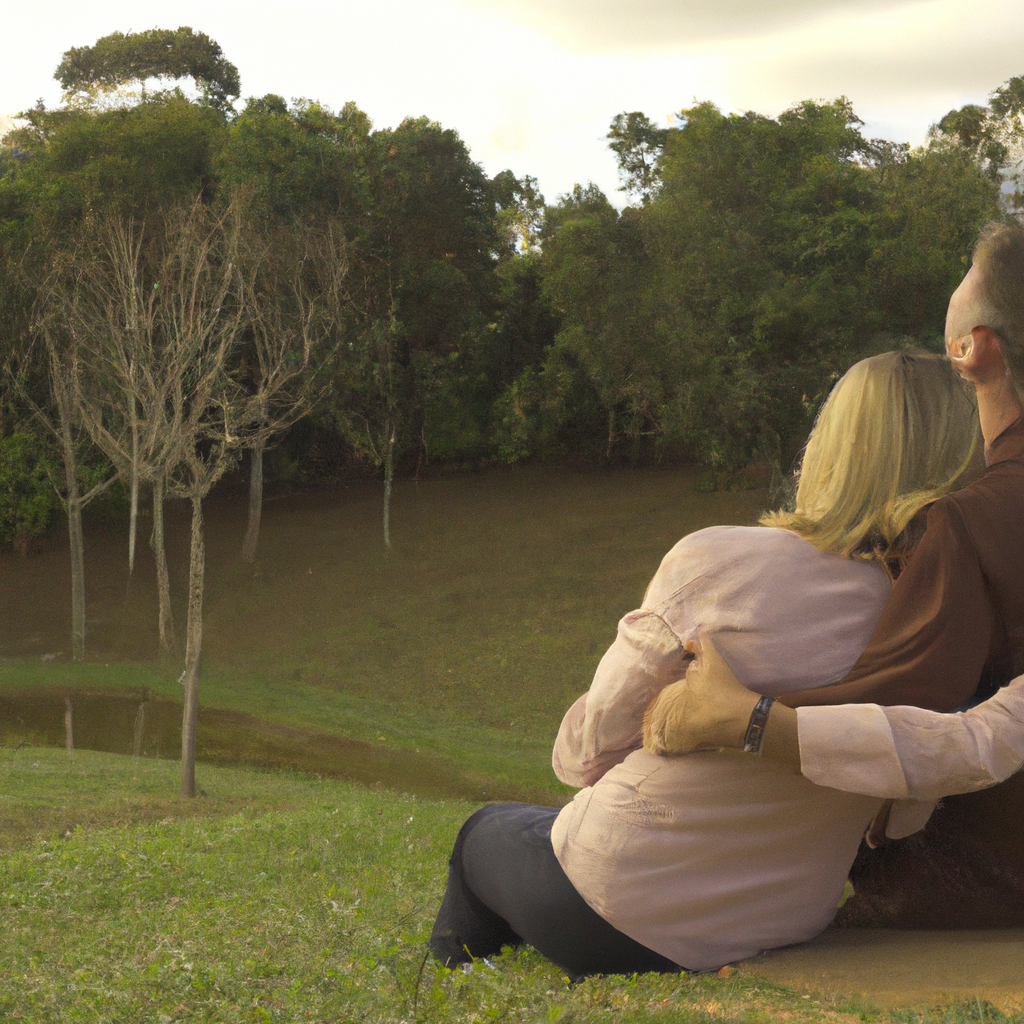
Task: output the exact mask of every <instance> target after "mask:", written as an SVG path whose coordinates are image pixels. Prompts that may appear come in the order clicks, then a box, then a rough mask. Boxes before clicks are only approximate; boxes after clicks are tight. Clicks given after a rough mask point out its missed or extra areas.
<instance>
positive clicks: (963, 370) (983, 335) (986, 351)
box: [947, 327, 1006, 384]
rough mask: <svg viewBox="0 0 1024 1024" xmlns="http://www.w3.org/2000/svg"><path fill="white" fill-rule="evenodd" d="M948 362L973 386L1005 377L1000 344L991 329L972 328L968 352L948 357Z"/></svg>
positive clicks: (997, 336)
mask: <svg viewBox="0 0 1024 1024" xmlns="http://www.w3.org/2000/svg"><path fill="white" fill-rule="evenodd" d="M948 347H949V346H948V345H947V350H948ZM949 361H950V362H951V363H952V364H953V366H954V368H955V369H956V371H957V373H959V374H960V376H961V377H964V378H965V379H967V380H969V381H971V382H972V383H974V384H990V383H994V382H995V381H996V380H998V379H999V378H1001V377H1005V376H1006V363H1005V362H1004V361H1003V346H1002V342H1001V341H1000V339H999V335H998V334H996V332H995V331H993V330H992V328H991V327H974V328H972V330H971V346H970V351H968V352H966V353H965V354H964V355H962V356H959V357H956V356H953V355H950V360H949Z"/></svg>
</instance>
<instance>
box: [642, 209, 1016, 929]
mask: <svg viewBox="0 0 1024 1024" xmlns="http://www.w3.org/2000/svg"><path fill="white" fill-rule="evenodd" d="M946 347H947V352H948V354H949V357H950V360H951V362H952V364H953V366H954V367H955V368H956V369H957V370H958V372H959V373H960V374H961V375H962V376H963V377H964V379H965V380H967V381H969V382H970V383H971V384H973V385H974V388H975V393H976V396H977V402H978V411H979V419H980V424H981V429H982V433H983V436H984V438H985V461H986V463H987V468H986V470H985V473H984V474H983V475H982V476H981V477H980V478H979V479H977V480H975V481H973V482H971V483H970V484H968V486H967V487H965V488H964V489H963V490H962V491H960V492H958V493H955V494H949V495H947V496H945V497H942V498H940V499H939V500H937V501H935V503H934V504H932V505H931V506H930V507H928V508H927V510H926V513H925V514H926V518H925V528H924V532H923V536H922V538H921V541H920V543H919V545H918V546H917V549H916V551H915V553H914V555H913V557H912V558H911V560H910V561H909V563H908V565H907V567H906V571H904V572H903V573H902V574H901V575H900V576H899V578H898V579H897V580H896V582H895V585H894V587H893V591H892V596H891V598H890V600H889V602H888V603H887V605H886V607H885V610H884V611H883V613H882V616H881V619H880V621H879V624H878V626H877V628H876V630H875V632H874V634H873V635H872V638H871V641H870V643H869V644H868V647H867V649H866V650H865V651H864V653H863V654H862V655H861V657H860V658H859V659H858V661H857V664H856V665H855V666H854V668H853V669H852V670H851V672H850V673H849V674H848V675H847V676H846V677H845V678H844V679H843V680H841V681H840V682H839V683H838V684H836V685H832V686H825V687H820V688H816V689H800V688H793V689H791V690H790V692H788V693H786V694H785V695H783V696H781V698H780V700H779V702H778V703H777V704H776V703H774V702H772V701H771V699H770V698H769V697H768V696H767V695H761V694H758V693H752V692H751V689H752V690H755V691H756V690H757V686H756V684H754V683H753V681H752V680H750V679H748V678H747V677H746V676H745V675H744V673H743V671H742V669H741V667H740V666H739V665H737V664H735V663H734V662H733V661H732V659H731V658H729V657H728V654H727V653H726V657H725V658H723V657H721V656H720V654H719V652H718V651H717V650H716V649H715V642H717V638H711V639H706V640H705V649H706V654H707V657H706V658H704V659H702V660H701V661H700V663H699V665H698V666H697V668H696V670H694V671H691V672H689V673H688V677H687V679H685V680H682V681H680V682H678V683H676V684H674V685H672V686H669V687H667V688H666V689H665V690H664V691H662V692H661V693H660V694H659V695H658V696H657V698H656V700H655V702H654V703H653V704H652V706H651V708H650V710H649V713H648V720H647V725H646V729H645V745H646V747H647V749H648V750H649V751H652V752H656V753H664V754H683V753H688V752H692V751H698V750H710V749H716V748H719V747H731V748H743V747H747V748H748V750H751V751H752V752H757V749H756V748H757V745H756V744H755V745H754V746H753V747H751V745H749V744H747V743H746V736H747V734H748V732H749V730H750V729H751V728H754V729H755V731H756V732H757V734H758V736H759V737H761V738H762V739H763V742H764V751H763V752H764V753H765V754H766V755H767V756H768V757H769V758H773V759H776V760H777V761H779V762H780V763H784V764H789V765H791V766H792V767H793V768H797V769H799V770H801V771H802V772H803V774H804V776H805V777H806V778H808V779H809V780H812V781H814V782H815V783H817V784H818V785H820V786H828V787H834V788H835V789H842V790H847V791H852V792H858V793H862V794H870V795H874V796H884V797H888V798H889V799H890V800H893V801H896V802H895V803H894V804H892V806H891V807H889V806H887V807H886V808H885V809H884V811H883V812H882V813H880V814H879V816H878V819H877V820H876V822H874V823H873V825H872V828H871V831H870V834H869V836H868V842H869V845H872V846H875V845H878V844H880V843H883V842H884V840H885V837H886V836H888V837H889V838H900V837H903V836H905V835H908V834H910V833H911V832H913V831H916V830H917V829H918V828H920V827H922V826H923V825H924V824H925V822H927V821H928V819H929V816H930V814H931V810H932V807H933V805H934V802H935V800H936V799H937V798H938V797H940V796H944V795H945V796H948V795H952V794H967V793H974V792H977V791H979V790H981V789H984V788H987V787H990V786H993V785H995V784H997V783H999V782H1001V781H1003V780H1005V779H1008V778H1009V777H1010V776H1011V775H1013V774H1015V773H1016V772H1017V771H1018V770H1019V769H1020V768H1021V766H1022V763H1024V410H1022V402H1021V394H1022V387H1021V384H1022V382H1024V228H1021V227H1020V226H1018V225H1007V224H995V223H993V224H989V225H988V226H987V227H986V228H985V229H984V230H983V231H982V233H981V236H980V238H979V241H978V244H977V247H976V249H975V254H974V262H973V264H972V266H971V268H970V270H969V271H968V273H967V274H966V276H965V277H964V279H963V281H962V282H961V284H960V286H959V287H958V288H957V289H956V291H955V292H954V293H953V296H952V298H951V299H950V303H949V309H948V312H947V316H946ZM923 513H924V510H923ZM737 675H738V676H739V677H740V678H741V679H742V680H743V681H744V682H745V683H747V684H748V685H749V686H750V689H744V688H743V687H742V686H741V685H740V683H739V682H738V681H737V679H736V676H737ZM1010 680H1013V682H1012V683H1011V682H1009V681H1010ZM1008 683H1009V685H1007V684H1008ZM993 694H994V696H993ZM985 697H989V698H990V699H988V700H985V701H984V702H983V703H982V702H981V700H982V698H985ZM786 705H790V707H787V706H786ZM791 707H793V708H797V709H798V710H796V711H794V710H791V709H790V708H791ZM929 709H937V710H939V711H949V710H954V709H959V710H961V711H962V712H964V713H962V714H956V715H949V714H934V713H932V712H931V711H930V710H929ZM752 723H753V725H752ZM1001 799H1002V801H1003V803H1002V806H1003V809H1004V810H1005V812H1006V813H1007V821H1008V822H1012V821H1013V820H1014V819H1015V817H1016V816H1017V814H1019V810H1020V807H1021V806H1022V800H1024V789H1022V787H1021V786H1019V785H1018V786H1016V787H1015V788H1014V789H1013V790H1012V791H1010V792H1008V791H1006V790H1004V791H1003V793H1002V794H1001ZM994 806H998V805H995V804H993V803H992V802H991V801H987V802H985V803H981V802H975V803H974V805H973V808H972V802H971V800H970V799H967V801H966V802H961V804H960V808H959V812H958V814H957V815H956V816H954V817H951V816H949V815H947V816H945V817H944V818H943V819H941V820H940V821H938V822H937V823H935V824H934V825H933V826H932V827H931V828H930V830H929V832H928V834H927V835H926V836H925V837H924V839H923V841H922V842H921V843H918V845H917V847H916V848H915V850H912V851H910V852H909V853H908V854H907V855H906V856H905V857H904V856H902V855H900V856H893V857H889V858H887V860H886V861H885V863H884V871H883V872H882V873H878V872H875V873H873V874H872V875H871V876H870V878H869V879H867V880H866V884H867V886H868V889H869V890H870V892H871V897H870V898H869V904H870V905H873V906H874V907H875V909H876V911H877V912H878V913H880V914H881V916H876V917H875V918H873V921H874V923H876V924H877V923H892V924H896V925H902V926H910V925H913V924H917V925H921V924H932V925H934V924H945V925H947V926H948V925H951V924H957V923H959V924H961V925H962V926H968V925H969V926H971V927H986V926H995V925H1006V924H1021V923H1024V906H1022V905H1021V904H1020V902H1019V900H1015V899H1010V900H1009V903H1008V902H1007V899H1006V894H1007V893H1009V892H1011V891H1019V889H1020V886H1021V884H1022V873H1024V853H1022V852H1021V851H1022V850H1024V847H1022V845H1021V843H1020V841H1019V838H1018V840H1017V842H1016V843H1014V842H1009V843H1002V844H996V845H997V846H1000V847H1001V848H999V849H993V848H992V847H991V846H986V845H985V844H981V845H980V846H978V847H977V848H974V847H971V846H970V843H971V841H972V835H973V833H974V832H976V831H977V830H978V826H979V823H980V824H987V823H988V821H989V820H990V818H991V815H992V811H993V807H994ZM1015 810H1016V812H1017V814H1015V813H1014V812H1015ZM972 815H980V819H975V818H974V817H972ZM1012 828H1013V826H1012V825H1010V824H1008V825H1007V829H1012ZM1005 834H1007V835H1008V836H1012V835H1013V833H1012V832H1006V833H1005ZM1019 835H1020V834H1019V832H1018V837H1019ZM915 851H916V852H915ZM969 851H970V852H969ZM965 857H969V858H970V860H971V863H969V864H967V863H963V859H964V858H965ZM965 872H968V875H967V876H965V874H964V873H965ZM925 876H927V880H926V881H924V882H922V883H921V884H917V882H918V881H920V880H921V879H922V878H924V877H925ZM965 877H970V878H971V879H972V880H973V881H972V888H971V889H970V890H965V889H964V885H965V881H964V879H965ZM1014 880H1016V881H1014ZM908 883H909V884H908ZM858 885H859V882H858ZM1014 886H1016V887H1017V888H1016V889H1015V888H1014ZM925 891H927V895H926V897H924V898H923V899H922V898H918V897H915V896H914V895H913V894H912V893H914V892H916V893H919V894H920V893H924V892H925ZM947 896H948V897H950V900H948V901H947V900H946V899H945V897H947ZM954 897H955V898H954ZM965 897H966V898H965ZM965 904H969V906H965ZM866 905H868V904H866ZM936 905H938V906H943V905H945V906H946V907H947V909H946V910H945V912H939V913H936V910H935V907H936ZM883 908H885V909H883Z"/></svg>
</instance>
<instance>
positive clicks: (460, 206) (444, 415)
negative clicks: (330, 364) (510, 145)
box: [333, 118, 501, 547]
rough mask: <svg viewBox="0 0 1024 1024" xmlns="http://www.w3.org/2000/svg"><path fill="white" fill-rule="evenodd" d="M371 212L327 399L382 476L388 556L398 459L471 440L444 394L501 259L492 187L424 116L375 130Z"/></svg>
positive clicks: (450, 134) (357, 253)
mask: <svg viewBox="0 0 1024 1024" xmlns="http://www.w3.org/2000/svg"><path fill="white" fill-rule="evenodd" d="M366 159H367V175H368V189H369V212H368V215H367V221H366V226H365V228H364V229H363V230H362V231H361V232H360V234H359V237H358V239H357V243H356V244H355V245H354V246H353V252H352V260H353V273H352V275H351V276H352V278H353V282H352V286H351V296H352V312H353V318H352V322H351V326H350V327H349V332H348V337H347V339H346V345H345V349H344V351H345V358H344V359H343V360H340V361H339V372H338V374H337V375H336V383H335V389H334V407H333V409H334V414H335V416H336V421H337V423H338V426H339V428H340V429H341V430H342V432H343V434H344V436H345V437H346V438H347V439H348V440H349V441H350V443H352V444H353V445H354V446H355V447H356V449H357V451H360V452H361V453H364V454H366V455H368V456H369V457H370V458H371V459H372V460H373V461H374V462H375V463H376V464H377V465H378V466H381V467H382V468H383V471H384V497H385V500H384V510H383V517H382V518H383V522H384V524H385V546H386V547H387V546H390V527H389V516H390V511H389V510H390V496H391V486H392V480H393V478H394V473H395V467H396V464H397V462H398V460H399V459H400V458H401V457H402V456H403V455H404V454H406V453H408V452H416V453H417V462H426V461H427V459H428V458H429V455H430V451H431V448H432V445H433V444H434V443H435V442H436V443H438V444H439V445H444V444H445V443H446V437H449V436H451V434H452V433H454V432H455V431H465V432H467V433H468V432H471V431H472V430H473V429H477V430H479V429H480V428H479V426H477V425H475V424H473V425H467V424H466V422H465V408H464V407H463V406H462V404H461V403H460V402H457V401H456V402H453V401H452V390H453V389H452V388H451V387H449V386H448V385H450V384H451V383H452V380H453V378H454V377H455V376H456V374H457V368H459V367H460V366H461V365H462V364H463V363H465V362H466V356H467V355H468V354H469V353H470V352H471V350H472V349H473V347H474V344H475V342H476V340H477V339H478V338H479V337H480V336H481V335H482V333H483V332H484V330H485V325H486V320H485V315H484V314H485V312H486V311H487V310H488V307H489V305H490V302H491V289H492V287H493V276H492V269H493V266H494V263H495V260H496V256H497V253H498V251H499V249H500V245H501V243H500V239H499V236H498V231H497V224H496V215H495V205H494V201H493V197H492V193H491V189H490V183H489V181H488V179H487V178H486V177H485V176H484V174H483V171H482V170H481V169H480V167H479V166H478V165H477V164H475V163H474V162H473V161H472V160H471V159H470V157H469V153H468V151H467V150H466V147H465V145H464V144H463V142H462V140H461V139H460V138H459V137H458V135H457V134H456V133H455V132H454V131H451V130H445V129H443V128H441V126H440V125H438V124H436V123H435V122H432V121H428V120H427V119H425V118H419V119H407V120H405V121H403V122H402V123H401V124H400V125H399V126H398V127H397V128H395V129H393V130H388V131H378V132H375V133H374V134H373V135H372V136H371V138H370V145H369V150H368V154H367V158H366Z"/></svg>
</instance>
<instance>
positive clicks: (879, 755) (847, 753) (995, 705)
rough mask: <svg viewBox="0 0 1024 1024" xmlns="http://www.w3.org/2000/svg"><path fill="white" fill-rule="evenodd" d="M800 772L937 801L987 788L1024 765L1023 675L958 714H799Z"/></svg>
mask: <svg viewBox="0 0 1024 1024" xmlns="http://www.w3.org/2000/svg"><path fill="white" fill-rule="evenodd" d="M797 721H798V729H799V745H800V759H801V772H802V773H803V774H804V776H806V777H807V778H808V779H810V780H811V781H812V782H815V783H817V784H818V785H822V786H829V787H831V788H833V789H841V790H845V791H847V792H853V793H863V794H865V795H869V796H878V797H885V798H894V799H914V800H935V799H938V798H939V797H941V796H947V795H950V794H953V793H969V792H973V791H976V790H979V789H986V788H988V787H989V786H993V785H995V784H996V783H998V782H1002V781H1003V780H1004V779H1006V778H1008V777H1009V776H1010V775H1013V774H1014V773H1015V772H1016V771H1017V770H1018V769H1020V767H1021V766H1022V764H1024V676H1021V677H1019V678H1017V679H1015V680H1014V681H1013V682H1012V683H1010V684H1009V685H1008V686H1006V687H1004V688H1003V689H1001V690H1000V691H999V692H998V693H997V694H996V695H995V696H994V697H992V698H990V699H989V700H987V701H985V702H984V703H983V704H979V705H978V706H977V707H976V708H972V709H971V710H970V711H967V712H963V713H961V714H941V713H937V712H932V711H926V710H924V709H922V708H915V707H892V708H882V707H879V706H878V705H872V704H859V705H839V706H836V707H813V708H800V709H799V710H798V712H797Z"/></svg>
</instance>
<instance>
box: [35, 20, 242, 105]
mask: <svg viewBox="0 0 1024 1024" xmlns="http://www.w3.org/2000/svg"><path fill="white" fill-rule="evenodd" d="M54 78H56V79H57V81H58V82H60V84H61V87H62V88H63V89H64V96H65V102H70V101H73V100H74V98H75V97H76V96H77V97H82V96H84V97H86V98H91V97H93V96H95V94H96V93H97V92H104V91H110V90H112V89H117V88H118V87H120V86H124V85H127V84H129V83H131V82H138V83H140V84H141V83H144V82H145V81H146V80H147V79H150V78H160V79H166V78H171V79H173V78H191V79H193V81H194V82H195V84H196V88H197V89H200V90H201V92H202V96H203V103H204V104H208V105H209V106H211V107H213V108H214V109H216V110H219V111H220V112H221V113H226V112H228V111H229V110H230V108H231V101H232V100H234V99H237V97H238V95H239V93H240V92H241V85H240V83H239V78H238V69H237V68H236V67H235V65H234V64H232V63H231V62H230V61H229V60H228V59H227V58H226V57H225V56H224V54H223V52H222V51H221V48H220V46H218V45H217V43H216V42H214V41H213V40H212V39H211V38H210V37H209V36H208V35H206V34H205V33H203V32H193V31H192V29H191V28H188V27H187V26H182V27H181V28H178V29H175V30H171V29H158V28H154V29H149V30H148V31H146V32H129V33H128V34H127V35H125V34H124V33H122V32H112V33H111V34H110V35H108V36H104V37H103V38H102V39H98V40H97V41H96V42H95V43H94V44H93V45H92V46H77V47H72V48H71V49H70V50H68V51H67V52H66V53H65V54H64V57H63V59H62V60H61V62H60V64H59V66H58V67H57V71H56V73H55V74H54Z"/></svg>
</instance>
